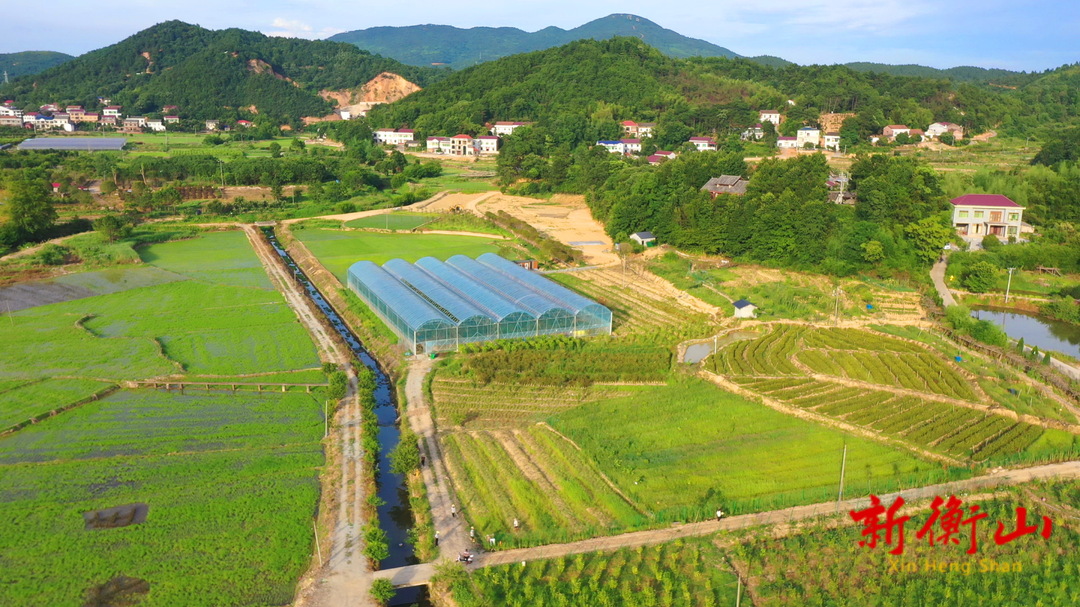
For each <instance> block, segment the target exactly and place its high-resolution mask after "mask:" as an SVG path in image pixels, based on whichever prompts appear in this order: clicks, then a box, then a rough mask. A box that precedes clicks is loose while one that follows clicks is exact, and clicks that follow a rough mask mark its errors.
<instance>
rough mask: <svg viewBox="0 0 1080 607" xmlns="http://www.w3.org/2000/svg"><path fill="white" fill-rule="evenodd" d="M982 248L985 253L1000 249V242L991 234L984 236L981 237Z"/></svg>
mask: <svg viewBox="0 0 1080 607" xmlns="http://www.w3.org/2000/svg"><path fill="white" fill-rule="evenodd" d="M982 248H984V249H986V250H987V251H993V250H994V249H1000V248H1001V241H1000V240H998V237H997V236H994V235H993V234H987V235H986V236H983V239H982Z"/></svg>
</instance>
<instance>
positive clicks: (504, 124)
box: [490, 120, 532, 136]
mask: <svg viewBox="0 0 1080 607" xmlns="http://www.w3.org/2000/svg"><path fill="white" fill-rule="evenodd" d="M531 124H532V123H531V122H510V121H506V120H500V121H498V122H496V123H495V124H494V125H492V126H491V129H490V133H491V134H492V135H497V136H502V135H513V134H514V129H517V128H520V127H523V126H529V125H531Z"/></svg>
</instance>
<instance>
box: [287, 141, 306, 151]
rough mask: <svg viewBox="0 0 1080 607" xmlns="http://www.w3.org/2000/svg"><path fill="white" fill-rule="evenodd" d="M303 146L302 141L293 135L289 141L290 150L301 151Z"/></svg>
mask: <svg viewBox="0 0 1080 607" xmlns="http://www.w3.org/2000/svg"><path fill="white" fill-rule="evenodd" d="M304 147H305V146H304V142H303V141H300V140H299V139H297V138H296V137H293V139H292V142H290V143H289V151H290V152H297V153H303V151H304Z"/></svg>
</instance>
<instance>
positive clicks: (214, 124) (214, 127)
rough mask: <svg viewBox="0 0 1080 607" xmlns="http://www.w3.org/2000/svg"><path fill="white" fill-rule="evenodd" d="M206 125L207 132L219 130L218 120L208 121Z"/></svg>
mask: <svg viewBox="0 0 1080 607" xmlns="http://www.w3.org/2000/svg"><path fill="white" fill-rule="evenodd" d="M204 124H205V125H206V130H208V131H216V130H217V128H218V121H217V120H207V121H206V122H205V123H204Z"/></svg>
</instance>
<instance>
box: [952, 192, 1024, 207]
mask: <svg viewBox="0 0 1080 607" xmlns="http://www.w3.org/2000/svg"><path fill="white" fill-rule="evenodd" d="M949 202H951V203H952V204H953V205H955V206H958V207H959V206H964V207H1011V208H1017V209H1022V208H1024V207H1022V206H1020V205H1018V204H1016V203H1015V202H1013V201H1012V200H1009V197H1008V196H1002V195H1001V194H964V195H963V196H960V197H958V198H953V199H952V200H950V201H949Z"/></svg>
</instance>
